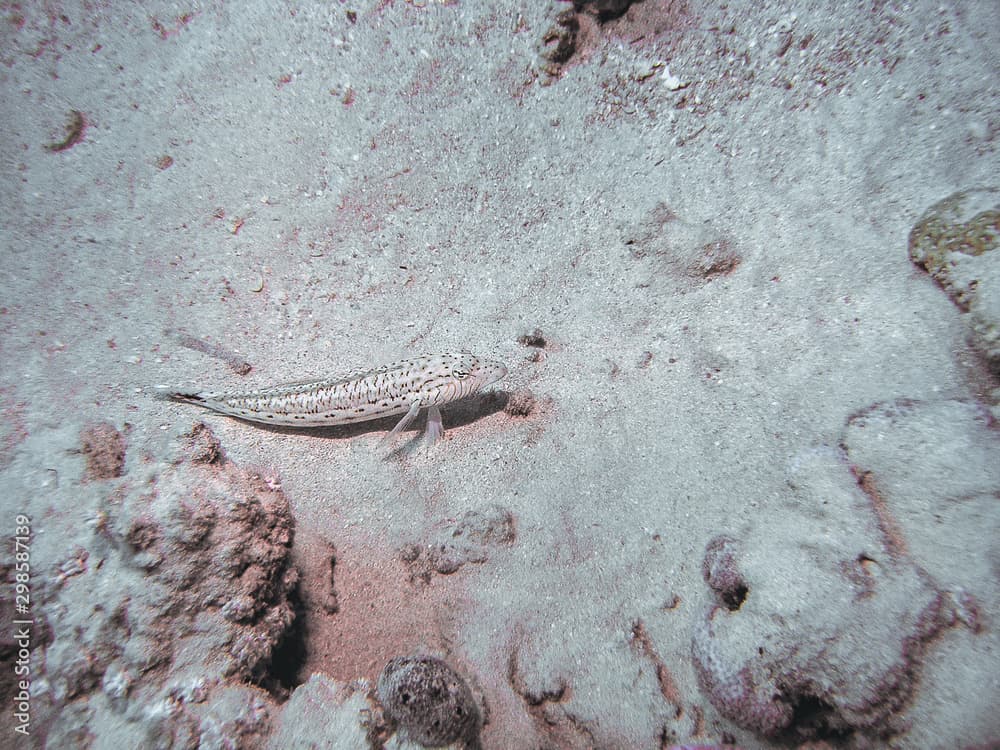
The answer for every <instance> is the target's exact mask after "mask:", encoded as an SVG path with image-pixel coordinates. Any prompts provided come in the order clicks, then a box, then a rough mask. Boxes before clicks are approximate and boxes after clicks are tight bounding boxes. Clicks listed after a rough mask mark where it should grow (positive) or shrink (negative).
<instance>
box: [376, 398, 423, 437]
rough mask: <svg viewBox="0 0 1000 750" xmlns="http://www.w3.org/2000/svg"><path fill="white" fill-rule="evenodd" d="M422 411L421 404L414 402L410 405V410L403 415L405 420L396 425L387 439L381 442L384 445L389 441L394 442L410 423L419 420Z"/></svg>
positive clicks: (387, 435) (387, 434)
mask: <svg viewBox="0 0 1000 750" xmlns="http://www.w3.org/2000/svg"><path fill="white" fill-rule="evenodd" d="M419 411H420V402H419V401H414V402H413V403H412V404H410V410H409V411H408V412H406V414H404V415H403V418H402V419H401V420H399V421H398V422H397V423H396V426H395V427H393V428H392V430H390V431H389V432H388V433H386V435H385V437H383V438H382V440H381V441H380V442H382V443H384V442H386V441H388V440H392V438H394V437H395V436H396V435H398V434H399V433H401V432H402V431H403V430H405V429H406V428H407V427H408V426H409V424H410V422H412V421H413V420H414V419H416V418H417V412H419Z"/></svg>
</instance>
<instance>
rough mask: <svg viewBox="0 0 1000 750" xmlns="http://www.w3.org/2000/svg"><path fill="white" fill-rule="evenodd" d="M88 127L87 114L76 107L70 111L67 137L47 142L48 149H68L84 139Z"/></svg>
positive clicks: (46, 148)
mask: <svg viewBox="0 0 1000 750" xmlns="http://www.w3.org/2000/svg"><path fill="white" fill-rule="evenodd" d="M86 129H87V116H86V115H84V114H83V112H80V111H79V110H76V109H74V110H73V111H71V112H70V113H69V124H68V125H67V126H66V137H65V138H63V139H62V140H61V141H56V142H54V143H47V144H45V150H46V151H53V152H58V151H67V150H68V149H71V148H73V146H75V145H76V144H78V143H79V142H80V141H82V140H83V134H84V131H86Z"/></svg>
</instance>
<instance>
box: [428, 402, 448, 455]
mask: <svg viewBox="0 0 1000 750" xmlns="http://www.w3.org/2000/svg"><path fill="white" fill-rule="evenodd" d="M426 435H427V445H428V446H431V445H434V444H435V443H436V442H437V441H438V440H440V439H441V438H442V437H444V422H442V421H441V410H440V409H439V408H437V407H436V406H432V407H431V408H430V409H428V410H427V432H426Z"/></svg>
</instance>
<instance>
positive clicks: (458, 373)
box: [451, 367, 469, 380]
mask: <svg viewBox="0 0 1000 750" xmlns="http://www.w3.org/2000/svg"><path fill="white" fill-rule="evenodd" d="M451 374H452V377H455V378H458V379H459V380H465V379H466V378H467V377H469V371H468V370H460V369H459V368H457V367H456V368H454V369H452V371H451Z"/></svg>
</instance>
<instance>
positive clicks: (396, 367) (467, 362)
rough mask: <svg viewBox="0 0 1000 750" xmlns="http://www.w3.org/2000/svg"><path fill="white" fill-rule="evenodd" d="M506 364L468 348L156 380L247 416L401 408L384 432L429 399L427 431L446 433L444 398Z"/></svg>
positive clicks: (305, 421) (274, 420)
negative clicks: (271, 378)
mask: <svg viewBox="0 0 1000 750" xmlns="http://www.w3.org/2000/svg"><path fill="white" fill-rule="evenodd" d="M506 375H507V368H506V367H504V366H503V365H502V364H500V363H499V362H491V361H489V360H484V359H480V358H479V357H477V356H475V355H474V354H471V353H470V352H448V353H445V354H427V355H424V356H420V357H414V358H412V359H404V360H401V361H399V362H394V363H392V364H391V365H383V366H382V367H375V368H373V369H367V370H366V369H358V370H351V371H350V372H345V373H342V374H340V375H335V376H333V377H330V378H322V379H315V380H305V381H301V382H297V383H285V384H283V385H276V386H272V387H270V388H260V389H256V390H249V391H178V390H171V389H169V388H165V387H160V388H157V392H158V393H159V394H160V395H162V396H164V397H166V398H170V399H173V400H175V401H184V402H187V403H191V404H197V405H198V406H203V407H205V408H206V409H211V410H212V411H217V412H220V413H221V414H227V415H229V416H232V417H237V418H239V419H245V420H248V421H250V422H260V423H262V424H280V425H291V426H293V427H327V426H331V425H343V424H353V423H354V422H364V421H367V420H370V419H380V418H381V417H388V416H392V415H394V414H402V415H403V418H402V419H400V420H399V422H398V423H397V424H396V426H395V427H393V428H392V431H391V432H389V433H388V434H387V435H386V436H385V438H384V439H386V440H387V439H389V438H391V437H393V436H394V435H396V434H398V433H400V432H402V431H403V430H404V429H406V427H407V425H409V424H410V423H411V422H412V421H413V419H414V418H415V417H416V416H417V413H418V412H419V411H420V409H422V408H423V407H425V406H426V407H428V414H427V433H426V434H427V438H428V441H429V442H431V443H434V442H436V441H437V440H439V439H440V438H441V436H442V435H443V434H444V426H443V424H442V422H441V410H440V409H439V408H438V407H439V406H440V405H441V404H447V403H449V402H451V401H456V400H458V399H460V398H464V397H466V396H471V395H472V394H473V393H476V392H477V391H479V390H481V389H482V388H485V387H486V386H488V385H491V384H492V383H496V382H497V381H498V380H500V379H502V378H504V377H505V376H506Z"/></svg>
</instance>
